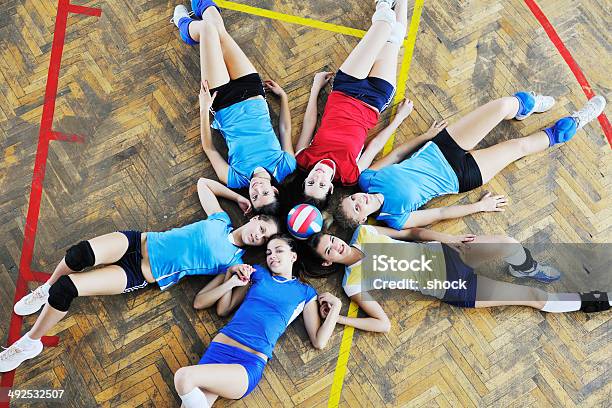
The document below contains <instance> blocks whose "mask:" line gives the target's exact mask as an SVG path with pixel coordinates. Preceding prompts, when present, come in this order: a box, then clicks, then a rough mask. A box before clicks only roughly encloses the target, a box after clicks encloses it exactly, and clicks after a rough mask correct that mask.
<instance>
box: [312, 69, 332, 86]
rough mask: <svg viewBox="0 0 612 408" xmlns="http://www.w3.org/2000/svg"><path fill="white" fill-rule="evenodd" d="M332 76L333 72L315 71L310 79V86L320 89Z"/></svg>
mask: <svg viewBox="0 0 612 408" xmlns="http://www.w3.org/2000/svg"><path fill="white" fill-rule="evenodd" d="M333 77H334V74H332V73H331V72H317V73H316V74H315V76H314V79H313V81H312V87H313V88H316V89H322V88H323V87H324V86H325V85H327V83H328V82H329V81H331V79H332V78H333Z"/></svg>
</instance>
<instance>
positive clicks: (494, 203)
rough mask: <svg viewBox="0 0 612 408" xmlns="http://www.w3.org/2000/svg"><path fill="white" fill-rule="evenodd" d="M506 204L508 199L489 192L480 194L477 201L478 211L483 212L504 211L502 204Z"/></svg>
mask: <svg viewBox="0 0 612 408" xmlns="http://www.w3.org/2000/svg"><path fill="white" fill-rule="evenodd" d="M506 205H508V199H507V198H506V197H504V196H503V195H496V196H494V195H491V193H490V192H488V193H487V194H485V195H484V196H482V198H481V199H480V201H478V206H479V209H480V211H483V212H500V211H505V209H504V208H502V207H504V206H506Z"/></svg>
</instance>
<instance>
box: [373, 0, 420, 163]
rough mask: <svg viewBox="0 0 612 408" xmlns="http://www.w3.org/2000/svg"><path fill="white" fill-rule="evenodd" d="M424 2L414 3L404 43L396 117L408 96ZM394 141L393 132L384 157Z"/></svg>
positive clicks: (392, 113)
mask: <svg viewBox="0 0 612 408" xmlns="http://www.w3.org/2000/svg"><path fill="white" fill-rule="evenodd" d="M423 2H424V0H416V1H415V3H414V11H413V13H412V18H411V19H410V28H409V30H408V38H407V39H406V41H404V47H405V48H404V58H402V65H401V66H400V71H399V78H398V79H397V92H396V94H395V100H394V101H393V111H392V112H391V115H392V116H395V111H396V109H397V104H398V103H399V102H400V101H401V100H402V99H404V97H405V96H406V81H408V72H410V63H411V62H412V54H413V53H414V45H415V44H416V38H417V34H418V31H419V23H420V21H421V13H422V11H423ZM394 141H395V132H393V134H392V135H391V137H390V138H389V140H387V143H385V147H384V148H383V153H382V154H383V157H384V156H386V155H388V154H389V153H390V152H391V150H392V149H393V143H394Z"/></svg>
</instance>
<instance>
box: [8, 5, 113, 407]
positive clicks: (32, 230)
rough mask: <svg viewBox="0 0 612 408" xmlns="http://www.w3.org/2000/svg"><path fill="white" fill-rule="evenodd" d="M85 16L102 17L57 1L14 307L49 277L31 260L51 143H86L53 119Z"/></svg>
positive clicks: (15, 330) (18, 321) (14, 321)
mask: <svg viewBox="0 0 612 408" xmlns="http://www.w3.org/2000/svg"><path fill="white" fill-rule="evenodd" d="M69 13H74V14H84V15H88V16H98V17H99V16H100V15H101V13H102V11H101V10H100V9H99V8H91V7H83V6H77V5H73V4H70V0H58V7H57V14H56V18H55V30H54V32H53V43H52V46H51V58H50V61H49V70H48V72H47V85H46V88H45V97H44V105H43V112H42V117H41V120H40V131H39V134H38V146H37V148H36V158H35V159H34V172H33V174H32V184H31V189H30V200H29V205H28V213H27V215H26V223H25V228H24V237H23V245H22V247H21V259H20V261H19V276H18V277H17V285H16V288H15V297H14V300H13V304H14V303H16V302H17V301H18V300H19V299H21V298H22V297H23V296H24V295H25V294H26V293H27V291H28V282H44V281H46V280H47V278H48V277H49V274H47V273H44V272H37V271H32V270H31V268H30V265H31V264H32V256H33V254H34V244H35V242H36V230H37V227H38V218H39V215H40V201H41V198H42V191H43V182H44V179H45V170H46V167H47V158H48V155H49V143H50V142H51V141H52V140H60V141H68V142H80V143H82V142H83V141H84V138H83V137H82V136H77V135H65V134H62V133H60V132H56V131H54V130H53V115H54V113H55V99H56V97H57V86H58V82H59V73H60V66H61V63H62V52H63V50H64V40H65V37H66V25H67V20H68V14H69ZM22 325H23V318H22V317H21V316H17V315H16V314H14V313H13V315H12V317H11V322H10V325H9V336H8V341H7V344H8V345H10V344H13V343H14V342H15V341H16V340H18V339H19V337H20V336H21V329H22ZM42 341H43V344H44V345H45V346H47V347H50V346H56V345H57V344H58V343H59V338H58V337H57V336H51V337H47V336H45V337H43V338H42ZM14 378H15V371H11V372H8V373H4V374H3V375H2V380H1V381H0V387H2V388H3V392H4V390H6V388H10V387H12V386H13V381H14ZM0 401H1V402H0V408H8V407H9V403H10V399H8V398H4V396H2V398H0Z"/></svg>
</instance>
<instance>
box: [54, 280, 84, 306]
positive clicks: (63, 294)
mask: <svg viewBox="0 0 612 408" xmlns="http://www.w3.org/2000/svg"><path fill="white" fill-rule="evenodd" d="M77 296H79V291H78V290H77V288H76V286H74V282H72V279H70V277H68V276H66V275H63V276H61V277H60V278H59V279H58V280H57V282H55V283H54V284H53V285H51V287H50V288H49V300H48V301H49V305H51V307H52V308H54V309H57V310H59V311H60V312H67V311H68V309H69V308H70V304H71V303H72V299H74V298H75V297H77Z"/></svg>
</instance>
